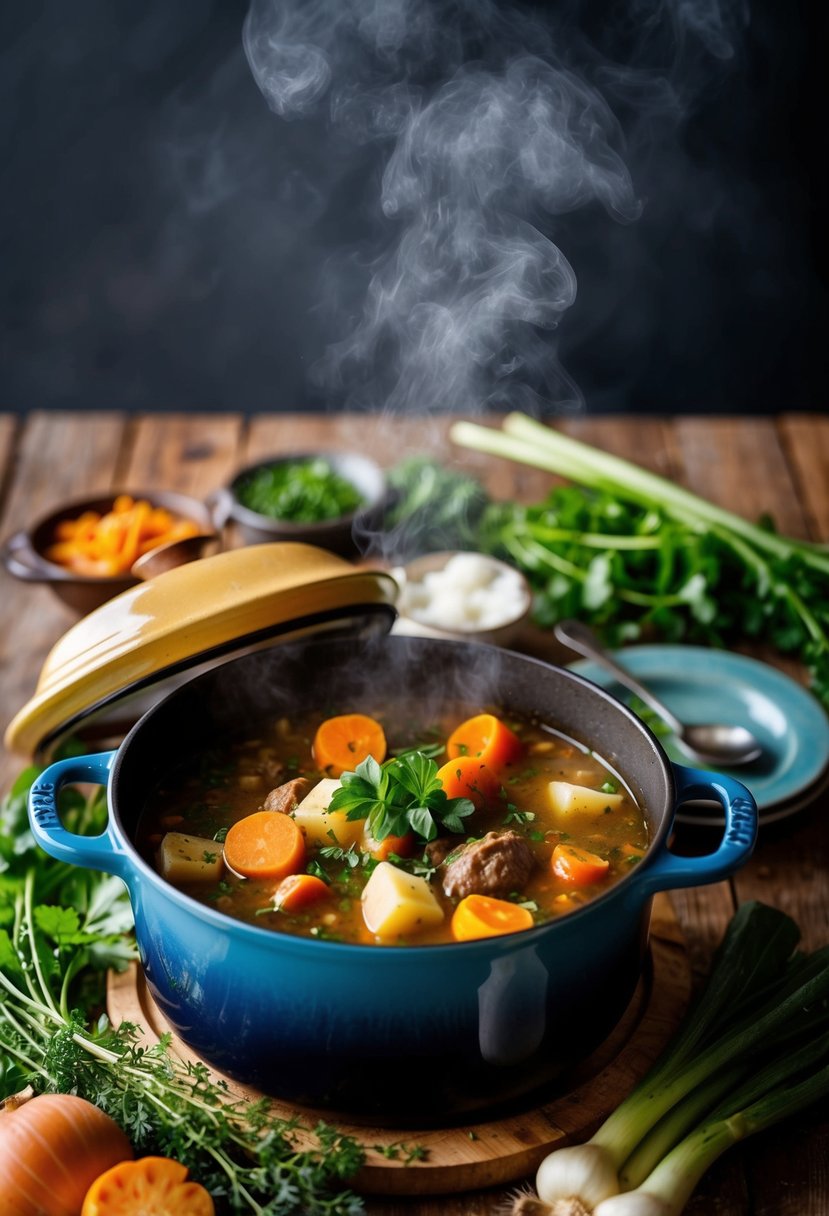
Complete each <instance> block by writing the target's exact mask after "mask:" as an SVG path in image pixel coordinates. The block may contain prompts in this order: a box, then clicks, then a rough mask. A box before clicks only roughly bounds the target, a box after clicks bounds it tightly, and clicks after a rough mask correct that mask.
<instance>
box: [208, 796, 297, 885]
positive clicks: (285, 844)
mask: <svg viewBox="0 0 829 1216" xmlns="http://www.w3.org/2000/svg"><path fill="white" fill-rule="evenodd" d="M224 856H225V862H226V863H227V865H228V866H229V867H230V869H231V870H233V871H234V873H236V874H241V875H242V877H243V878H277V879H278V878H285V877H286V876H287V875H288V874H296V873H297V871H299V870H301V869H302V868H303V866H304V865H305V837H304V836H303V835H302V832H301V831H300V829H299V827H298V826H297V824H296V823H295V822H294V820H293V819H292V818H291V816H290V815H279V814H277V813H276V812H275V811H256V812H255V813H254V814H253V815H247V816H246V817H245V818H244V819H240V820H239V822H238V823H234V824H233V826H232V827H231V828H230V830H229V831H228V833H227V836H226V837H225V844H224Z"/></svg>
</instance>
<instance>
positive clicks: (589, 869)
mask: <svg viewBox="0 0 829 1216" xmlns="http://www.w3.org/2000/svg"><path fill="white" fill-rule="evenodd" d="M551 864H552V867H553V873H554V874H555V875H556V876H557V877H558V878H560V879H562V881H563V882H569V883H572V884H573V886H576V887H581V886H584V885H585V883H591V882H601V880H602V879H603V878H606V877H607V873H608V870H609V869H610V862H609V861H606V860H605V859H604V857H599V856H598V855H597V854H596V853H588V851H587V849H577V848H576V847H575V846H574V845H572V844H557V845H556V847H555V848H554V849H553V856H552V859H551Z"/></svg>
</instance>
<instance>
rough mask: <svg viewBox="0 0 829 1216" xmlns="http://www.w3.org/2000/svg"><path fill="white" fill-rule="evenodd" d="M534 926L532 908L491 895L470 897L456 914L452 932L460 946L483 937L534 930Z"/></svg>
mask: <svg viewBox="0 0 829 1216" xmlns="http://www.w3.org/2000/svg"><path fill="white" fill-rule="evenodd" d="M534 923H535V922H534V921H533V916H532V912H530V910H529V908H521V907H519V906H518V904H511V903H510V902H509V901H508V900H506V899H494V898H493V897H492V896H491V895H467V896H466V897H465V898H464V899H462V900H461V902H460V903H459V904H458V906H457V908H456V909H455V911H454V913H453V914H452V924H451V928H452V936H453V937H454V939H455V941H456V942H471V941H474V940H475V939H476V938H479V937H497V936H499V935H500V934H501V933H517V932H518V930H519V929H531V928H532V926H533V924H534Z"/></svg>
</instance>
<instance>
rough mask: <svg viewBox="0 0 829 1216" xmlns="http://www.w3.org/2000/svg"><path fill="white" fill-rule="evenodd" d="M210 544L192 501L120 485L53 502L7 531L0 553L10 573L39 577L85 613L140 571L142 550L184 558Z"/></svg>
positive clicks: (205, 518) (204, 516)
mask: <svg viewBox="0 0 829 1216" xmlns="http://www.w3.org/2000/svg"><path fill="white" fill-rule="evenodd" d="M200 539H201V541H202V542H203V543H201V544H200V543H199V540H200ZM179 542H181V543H179ZM184 542H187V543H186V544H185V543H184ZM217 543H218V538H217V535H216V531H215V528H214V527H213V523H212V520H211V516H210V512H209V510H208V508H207V506H206V504H204V503H202V502H199V500H198V499H195V498H191V497H189V496H188V495H186V494H178V493H175V492H174V491H170V490H153V491H148V492H135V491H126V490H124V491H119V492H116V493H112V494H109V495H105V496H101V495H99V496H98V497H96V498H88V499H82V500H76V501H74V502H70V503H66V504H64V505H63V506H61V507H59V508H56V509H55V510H53V511H52V512H51V513H50V514H49V515H47V516H45V517H43V518H42V519H40V520H39V521H38V522H36V523H35V524H34V525H33V526H32V527H31V528H28V529H24V530H21V531H19V532H16V533H15V534H14V535H13V536H10V537H9V538H8V539H7V540H6V541H5V543H4V545H3V546H2V549H1V550H0V559H2V562H3V565H4V566H5V568H6V570H7V571H8V572H9V574H11V575H13V576H14V577H15V578H18V579H21V580H23V581H24V582H29V583H46V584H48V585H49V586H50V587H51V589H52V590H53V591H54V593H55V594H56V595H57V596H58V598H59V599H61V600H62V601H63V602H64V603H65V604H67V605H68V606H69V607H70V608H73V609H75V611H76V612H80V613H87V612H91V611H92V610H93V609H94V608H97V607H98V606H99V605H100V604H103V603H104V602H105V601H106V600H108V599H111V598H112V597H113V596H114V595H118V594H119V593H120V592H121V591H125V590H126V589H127V588H128V587H132V586H134V585H135V583H137V582H139V581H140V579H141V578H142V577H146V573H142V571H145V570H146V567H147V562H146V557H147V555H148V554H150V553H154V552H156V551H164V552H166V553H176V552H177V551H178V552H179V553H180V554H181V558H180V560H182V561H191V560H193V559H194V558H196V557H199V556H202V554H203V553H206V552H207V551H208V550H209V549H210V548H211V547H212V548H215V546H216V544H217ZM141 559H145V560H144V562H142V560H141Z"/></svg>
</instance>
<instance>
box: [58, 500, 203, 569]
mask: <svg viewBox="0 0 829 1216" xmlns="http://www.w3.org/2000/svg"><path fill="white" fill-rule="evenodd" d="M198 530H199V529H198V525H197V524H196V523H195V521H194V520H191V519H184V518H179V517H176V516H173V515H171V514H170V512H169V511H167V510H165V509H164V508H163V507H153V506H152V505H151V504H150V503H149V502H147V501H146V499H143V498H142V499H140V500H139V501H138V502H136V501H134V500H133V499H132V498H131V497H130V496H129V495H128V494H121V495H119V496H118V497H117V498H116V499H115V501H114V503H113V504H112V508H111V509H110V510H109V511H108V512H107V513H106V514H105V515H100V514H98V513H97V512H95V511H85V512H84V513H83V514H82V515H79V516H78V518H77V519H74V520H72V519H67V520H62V521H61V522H60V523H59V524H58V525H57V526H56V528H55V537H54V539H55V543H54V544H51V545H50V546H49V547H48V548H47V549H45V550H44V556H45V557H47V558H48V559H49V560H50V561H54V562H57V563H58V565H61V566H66V567H67V569H69V570H74V571H76V572H77V573H78V574H84V575H87V576H88V577H89V576H92V577H108V576H109V577H111V576H113V575H117V574H125V573H126V572H127V571H128V570H129V568H130V566H131V565H132V563H133V562H134V561H135V559H136V558H137V557H138V556H140V554H142V553H145V552H147V546H149V548H153V549H154V548H156V547H157V546H158V545H162V544H165V543H166V542H167V541H170V540H178V539H180V538H183V537H185V536H193V535H195V534H196V533H197V532H198Z"/></svg>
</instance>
